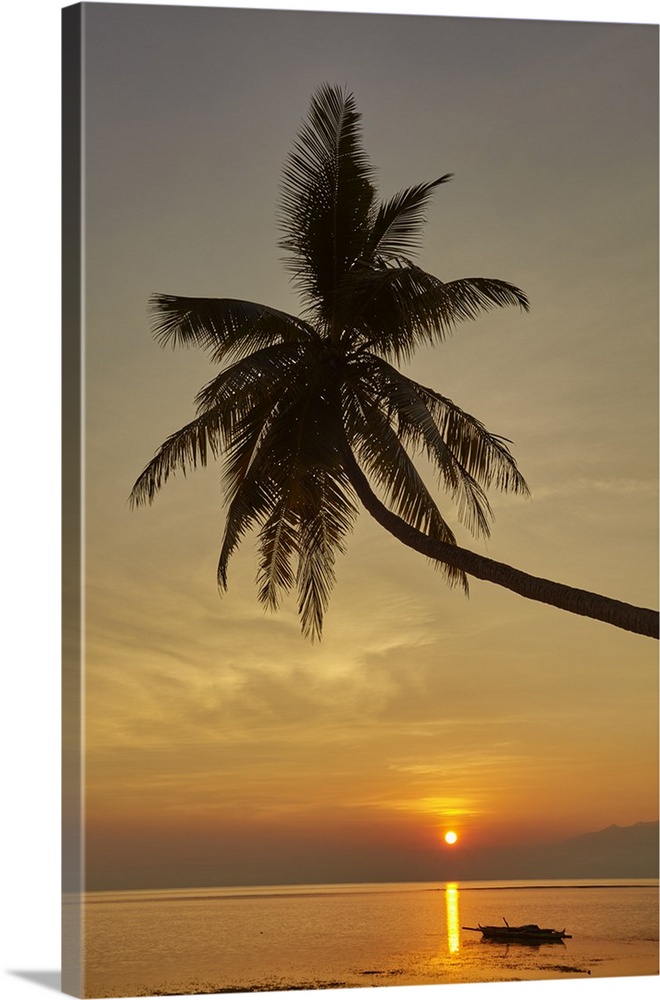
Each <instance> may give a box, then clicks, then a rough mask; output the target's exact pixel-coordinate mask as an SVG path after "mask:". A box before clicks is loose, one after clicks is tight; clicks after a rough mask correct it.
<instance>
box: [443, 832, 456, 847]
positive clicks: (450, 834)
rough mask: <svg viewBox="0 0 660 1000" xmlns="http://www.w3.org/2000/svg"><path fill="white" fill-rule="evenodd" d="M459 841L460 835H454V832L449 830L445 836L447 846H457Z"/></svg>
mask: <svg viewBox="0 0 660 1000" xmlns="http://www.w3.org/2000/svg"><path fill="white" fill-rule="evenodd" d="M457 840H458V834H457V833H454V831H453V830H448V831H447V833H446V834H445V844H455V843H456V841H457Z"/></svg>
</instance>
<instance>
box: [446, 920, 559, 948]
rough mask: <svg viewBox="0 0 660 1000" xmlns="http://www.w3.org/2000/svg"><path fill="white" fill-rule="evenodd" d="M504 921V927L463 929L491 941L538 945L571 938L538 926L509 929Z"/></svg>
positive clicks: (523, 925)
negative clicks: (477, 932) (524, 942)
mask: <svg viewBox="0 0 660 1000" xmlns="http://www.w3.org/2000/svg"><path fill="white" fill-rule="evenodd" d="M502 919H503V920H504V927H490V926H484V925H482V924H479V925H478V926H477V927H463V930H464V931H480V932H481V934H483V936H484V938H488V939H489V940H493V941H529V942H534V943H535V944H539V943H540V942H546V941H563V940H564V938H570V937H572V935H571V934H567V933H566V930H565V929H564V930H563V931H556V930H553V928H551V927H539V925H538V924H522V925H521V926H520V927H510V926H509V924H508V923H507V921H506V918H505V917H503V918H502Z"/></svg>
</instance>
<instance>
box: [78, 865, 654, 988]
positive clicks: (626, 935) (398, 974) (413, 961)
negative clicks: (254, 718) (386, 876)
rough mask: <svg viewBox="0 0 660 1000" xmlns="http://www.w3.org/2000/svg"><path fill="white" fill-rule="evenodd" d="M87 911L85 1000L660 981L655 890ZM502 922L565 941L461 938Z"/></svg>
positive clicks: (265, 900) (463, 886)
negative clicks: (562, 933)
mask: <svg viewBox="0 0 660 1000" xmlns="http://www.w3.org/2000/svg"><path fill="white" fill-rule="evenodd" d="M72 905H73V904H72ZM83 905H84V911H83V912H84V955H85V959H84V995H85V996H86V997H121V996H131V997H133V996H149V995H168V994H170V995H173V994H185V993H222V992H236V991H237V992H247V991H253V990H290V989H315V988H318V989H323V988H333V987H334V988H337V987H346V986H350V987H356V986H365V987H366V986H387V985H397V986H404V985H405V986H408V985H421V984H427V985H432V984H439V983H479V982H500V981H513V980H542V979H562V978H580V977H582V978H587V977H589V976H592V977H597V976H601V977H603V976H649V975H657V974H658V883H657V881H656V880H644V879H642V880H635V881H621V880H616V881H612V880H609V881H608V880H600V881H597V882H596V881H589V880H581V881H574V882H571V881H567V882H562V883H558V882H529V881H527V882H497V883H495V882H492V883H489V882H460V883H430V882H423V883H409V882H406V883H382V884H381V883H378V884H364V885H357V884H351V885H305V886H250V887H233V888H214V889H175V890H171V889H170V890H161V891H140V892H100V893H88V894H86V895H85V897H84V904H83ZM503 918H506V920H507V921H508V922H509V923H510V924H523V923H538V924H540V925H542V926H544V927H555V928H558V929H562V928H566V932H567V933H568V934H571V935H572V937H571V938H570V939H568V940H566V941H564V942H562V943H550V944H540V945H536V946H533V945H529V944H514V943H501V942H492V941H485V940H483V939H482V937H481V935H480V934H479V933H475V932H473V931H468V930H463V927H465V926H472V927H474V926H476V925H477V924H478V923H482V924H501V923H502V922H503Z"/></svg>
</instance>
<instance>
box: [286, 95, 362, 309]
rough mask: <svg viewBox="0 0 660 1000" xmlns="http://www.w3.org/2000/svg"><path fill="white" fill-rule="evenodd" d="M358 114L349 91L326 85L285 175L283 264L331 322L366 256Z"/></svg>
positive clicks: (299, 139) (302, 132) (300, 136)
mask: <svg viewBox="0 0 660 1000" xmlns="http://www.w3.org/2000/svg"><path fill="white" fill-rule="evenodd" d="M360 118H361V116H360V115H359V113H358V112H357V110H356V106H355V99H354V97H353V95H352V94H350V93H346V92H344V91H342V90H341V89H339V88H337V87H330V86H327V85H326V86H323V87H321V88H320V89H319V90H318V91H317V93H316V94H315V95H314V97H313V98H312V102H311V105H310V109H309V114H308V118H307V121H306V122H305V123H304V124H303V126H302V128H301V130H300V133H299V137H298V141H297V142H296V144H295V146H294V149H293V152H292V153H291V155H290V157H289V159H288V161H287V163H286V165H285V168H284V172H283V178H282V185H281V201H280V216H281V228H282V230H283V233H284V235H283V237H282V239H281V241H280V246H281V247H282V249H284V250H285V251H287V257H285V265H286V267H287V269H288V270H289V271H290V272H292V274H293V279H294V283H295V284H296V285H297V287H298V288H299V289H300V291H301V293H302V294H303V296H304V298H305V299H306V301H307V302H308V303H309V304H311V305H313V306H314V308H315V310H316V312H317V313H318V315H320V316H321V318H322V319H323V320H324V321H325V322H326V323H330V322H331V320H332V312H333V308H334V295H335V291H336V286H337V282H338V280H339V278H340V277H341V275H342V274H344V273H345V272H346V271H348V270H350V268H351V267H352V266H353V265H354V263H355V262H356V261H357V260H358V259H360V257H361V256H362V255H363V252H364V247H365V244H366V241H367V240H368V238H369V233H370V232H371V229H372V225H373V216H374V213H373V201H374V197H375V191H374V188H373V185H372V184H371V177H372V174H373V169H372V167H371V165H370V163H369V160H368V157H367V154H366V152H365V150H364V148H363V145H362V136H361V128H360Z"/></svg>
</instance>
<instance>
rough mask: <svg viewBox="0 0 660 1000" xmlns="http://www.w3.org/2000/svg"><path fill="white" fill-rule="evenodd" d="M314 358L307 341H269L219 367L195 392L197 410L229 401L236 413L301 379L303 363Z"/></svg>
mask: <svg viewBox="0 0 660 1000" xmlns="http://www.w3.org/2000/svg"><path fill="white" fill-rule="evenodd" d="M313 358H314V354H313V352H312V351H311V350H310V344H309V343H281V344H273V345H272V346H270V347H265V348H263V349H262V350H258V351H254V352H253V353H251V354H250V355H249V356H248V357H247V358H243V359H241V360H240V361H237V362H235V364H233V365H231V366H230V367H229V368H225V369H223V370H222V371H221V372H220V373H219V374H218V375H216V376H215V377H214V378H212V379H211V381H210V382H207V383H206V385H204V386H202V388H201V389H200V390H199V392H198V393H197V395H196V396H195V404H196V406H197V412H198V413H200V412H203V411H205V410H208V409H210V408H212V407H214V406H218V405H219V404H220V403H223V402H224V403H227V404H231V406H232V409H233V410H234V411H235V412H236V414H240V413H241V412H242V411H243V410H244V409H245V408H246V407H247V408H249V407H250V406H252V405H253V404H254V403H255V402H257V401H261V400H270V401H271V402H272V403H273V404H274V403H275V401H276V400H277V399H279V398H280V396H281V395H282V392H283V391H284V389H285V388H286V386H288V385H291V383H293V382H302V381H304V377H305V373H304V371H303V368H304V366H305V365H306V364H307V365H309V364H311V363H312V361H313Z"/></svg>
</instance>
